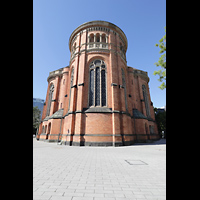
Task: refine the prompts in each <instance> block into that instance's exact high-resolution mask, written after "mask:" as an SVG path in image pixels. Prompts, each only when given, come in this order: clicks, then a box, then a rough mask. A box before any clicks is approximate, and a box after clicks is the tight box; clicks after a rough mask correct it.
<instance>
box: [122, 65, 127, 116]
mask: <svg viewBox="0 0 200 200" xmlns="http://www.w3.org/2000/svg"><path fill="white" fill-rule="evenodd" d="M121 70H122V86H123V88H124V96H125V106H126V111H127V112H128V104H127V93H126V79H125V73H124V69H122V68H121Z"/></svg>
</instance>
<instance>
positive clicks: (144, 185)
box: [33, 138, 166, 200]
mask: <svg viewBox="0 0 200 200" xmlns="http://www.w3.org/2000/svg"><path fill="white" fill-rule="evenodd" d="M33 199H35V200H39V199H48V200H127V199H129V200H133V199H137V200H147V199H151V200H157V199H158V200H164V199H166V140H165V139H161V140H159V141H156V142H153V143H146V144H135V145H132V146H123V147H75V146H65V145H58V144H57V143H48V142H42V141H37V140H36V139H35V138H33Z"/></svg>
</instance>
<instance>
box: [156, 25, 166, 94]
mask: <svg viewBox="0 0 200 200" xmlns="http://www.w3.org/2000/svg"><path fill="white" fill-rule="evenodd" d="M155 46H156V47H159V48H160V52H159V53H160V54H162V55H161V56H160V58H159V60H158V62H156V63H155V65H156V66H157V67H159V66H160V67H161V69H160V70H158V71H154V73H153V74H154V75H158V76H159V79H158V81H160V82H162V83H161V85H160V86H159V88H160V89H161V90H163V89H165V88H166V83H165V81H166V27H165V35H164V36H163V37H162V38H161V39H160V40H159V44H156V45H155Z"/></svg>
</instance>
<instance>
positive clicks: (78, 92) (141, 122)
mask: <svg viewBox="0 0 200 200" xmlns="http://www.w3.org/2000/svg"><path fill="white" fill-rule="evenodd" d="M127 46H128V43H127V38H126V36H125V34H124V32H123V31H122V30H121V29H120V28H119V27H117V26H116V25H114V24H112V23H110V22H106V21H91V22H87V23H84V24H82V25H80V26H79V27H78V28H76V29H75V30H74V31H73V33H72V34H71V36H70V39H69V49H70V52H71V57H70V62H69V66H67V67H64V68H61V69H58V70H56V71H53V72H50V73H49V77H48V79H47V81H48V89H47V95H46V102H45V105H44V108H43V116H42V122H41V124H40V128H39V133H38V136H37V138H38V139H39V140H47V141H49V142H50V141H52V142H53V141H56V142H57V141H61V142H62V143H63V144H67V145H78V146H85V145H87V146H88V145H89V146H121V145H130V144H134V142H145V141H149V140H156V139H159V135H158V132H157V126H156V123H155V114H154V110H153V103H152V102H151V98H150V93H149V87H148V82H149V77H148V76H147V72H144V71H141V70H138V69H135V68H132V67H128V66H127V61H126V51H127Z"/></svg>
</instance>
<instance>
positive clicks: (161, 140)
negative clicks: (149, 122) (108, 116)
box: [131, 139, 166, 146]
mask: <svg viewBox="0 0 200 200" xmlns="http://www.w3.org/2000/svg"><path fill="white" fill-rule="evenodd" d="M163 144H166V139H160V140H157V141H153V142H146V143H135V144H133V145H131V146H138V145H163Z"/></svg>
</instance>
